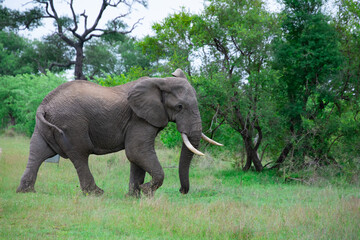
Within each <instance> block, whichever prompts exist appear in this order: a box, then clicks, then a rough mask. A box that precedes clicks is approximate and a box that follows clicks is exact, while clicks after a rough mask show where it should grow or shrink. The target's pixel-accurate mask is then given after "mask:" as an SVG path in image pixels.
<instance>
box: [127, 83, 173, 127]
mask: <svg viewBox="0 0 360 240" xmlns="http://www.w3.org/2000/svg"><path fill="white" fill-rule="evenodd" d="M128 101H129V104H130V107H131V109H132V110H133V111H134V112H135V114H136V115H137V116H138V117H140V118H142V119H145V120H146V121H147V122H149V123H150V124H151V125H153V126H155V127H165V126H166V125H167V124H168V121H169V120H168V117H167V114H166V111H165V107H164V105H163V103H162V93H161V89H160V85H159V83H158V82H157V81H154V80H152V79H143V80H141V81H139V82H138V83H136V84H135V85H134V86H133V88H132V89H131V90H130V91H129V93H128Z"/></svg>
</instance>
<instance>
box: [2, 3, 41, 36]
mask: <svg viewBox="0 0 360 240" xmlns="http://www.w3.org/2000/svg"><path fill="white" fill-rule="evenodd" d="M3 2H4V0H1V1H0V4H1V5H0V31H3V30H11V31H14V30H15V31H16V30H18V29H20V28H24V29H32V28H36V27H38V26H40V25H41V17H42V14H43V13H42V11H41V9H40V8H36V7H35V8H32V9H29V10H26V11H24V12H20V11H18V10H12V9H9V8H7V7H4V6H2V3H3Z"/></svg>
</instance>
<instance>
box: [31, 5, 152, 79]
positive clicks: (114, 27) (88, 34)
mask: <svg viewBox="0 0 360 240" xmlns="http://www.w3.org/2000/svg"><path fill="white" fill-rule="evenodd" d="M34 2H35V3H37V4H38V5H39V6H40V7H42V9H43V11H44V15H43V16H42V18H51V19H53V20H54V25H55V26H56V34H57V35H58V36H59V37H60V38H61V39H62V40H63V41H64V42H65V43H66V44H68V45H69V46H71V47H72V48H73V49H74V50H75V72H74V75H75V78H76V79H82V80H84V79H86V78H85V75H84V73H83V63H84V44H85V43H86V42H88V41H90V40H91V39H93V38H97V37H101V36H104V35H109V34H128V33H130V32H132V30H133V29H134V28H135V27H136V25H137V24H138V23H139V21H140V20H139V21H138V22H137V23H135V24H134V25H133V26H132V27H131V28H130V29H127V30H125V28H126V25H125V24H124V23H123V22H122V19H123V18H124V17H127V16H128V15H129V14H130V10H131V7H132V5H133V4H134V3H139V4H142V5H143V6H146V3H147V1H146V0H134V1H127V0H116V1H112V0H102V4H101V7H100V9H99V12H98V15H97V16H96V18H95V20H94V22H93V23H92V24H90V23H89V22H88V15H87V14H86V12H85V11H84V12H83V13H81V14H78V13H76V12H75V10H74V6H73V2H74V0H70V1H69V8H70V10H71V14H72V16H71V17H67V16H60V15H59V14H58V11H57V9H56V8H57V7H56V6H55V4H54V0H34ZM120 6H122V7H127V8H128V12H127V13H125V14H121V15H119V16H117V17H116V18H114V19H112V20H111V21H109V22H108V23H107V27H106V28H102V27H100V26H99V22H100V20H101V18H102V17H103V16H104V13H105V10H106V9H107V8H117V7H120ZM80 21H82V22H83V28H84V29H83V31H82V32H81V30H80V27H79V23H80ZM70 63H71V62H70Z"/></svg>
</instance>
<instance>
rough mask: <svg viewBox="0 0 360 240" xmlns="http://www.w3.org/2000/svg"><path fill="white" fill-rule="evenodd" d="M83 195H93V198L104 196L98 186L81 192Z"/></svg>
mask: <svg viewBox="0 0 360 240" xmlns="http://www.w3.org/2000/svg"><path fill="white" fill-rule="evenodd" d="M82 191H83V193H84V195H94V196H101V195H103V194H104V190H102V189H101V188H99V187H98V186H95V187H94V188H91V189H90V188H87V189H83V190H82Z"/></svg>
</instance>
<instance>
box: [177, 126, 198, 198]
mask: <svg viewBox="0 0 360 240" xmlns="http://www.w3.org/2000/svg"><path fill="white" fill-rule="evenodd" d="M188 137H189V142H190V143H191V145H192V146H193V147H194V148H197V147H198V146H199V143H200V139H201V131H199V132H193V133H192V134H191V135H190V136H188ZM193 156H194V153H193V152H192V151H190V150H189V148H188V147H187V146H186V144H185V143H183V145H182V148H181V155H180V162H179V177H180V183H181V188H180V192H181V193H183V194H186V193H188V192H189V188H190V182H189V168H190V163H191V160H192V158H193Z"/></svg>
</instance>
